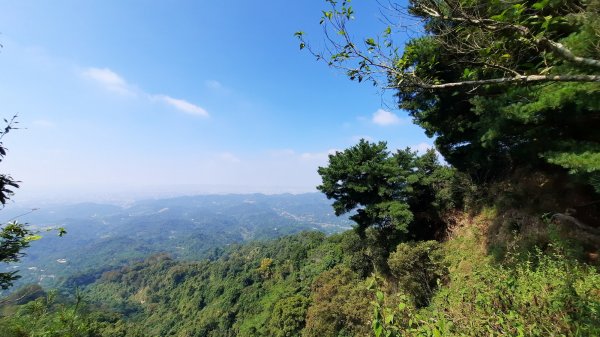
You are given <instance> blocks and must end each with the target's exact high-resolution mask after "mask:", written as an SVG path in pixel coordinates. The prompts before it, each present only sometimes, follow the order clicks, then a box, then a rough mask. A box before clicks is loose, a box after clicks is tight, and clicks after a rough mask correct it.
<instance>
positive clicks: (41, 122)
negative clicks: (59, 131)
mask: <svg viewBox="0 0 600 337" xmlns="http://www.w3.org/2000/svg"><path fill="white" fill-rule="evenodd" d="M32 123H33V125H34V126H37V127H40V128H44V129H52V128H54V127H56V123H54V122H53V121H49V120H47V119H36V120H34V121H33V122H32Z"/></svg>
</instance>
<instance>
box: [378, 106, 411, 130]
mask: <svg viewBox="0 0 600 337" xmlns="http://www.w3.org/2000/svg"><path fill="white" fill-rule="evenodd" d="M371 121H372V122H373V123H375V124H377V125H381V126H389V125H399V124H405V123H406V120H404V119H402V118H400V117H398V115H396V114H394V113H392V112H389V111H387V110H383V109H379V110H377V111H375V113H373V117H372V118H371Z"/></svg>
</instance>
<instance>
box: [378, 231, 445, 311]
mask: <svg viewBox="0 0 600 337" xmlns="http://www.w3.org/2000/svg"><path fill="white" fill-rule="evenodd" d="M388 265H389V269H390V273H391V274H392V275H393V277H394V278H395V281H396V282H397V284H398V286H399V288H400V289H401V291H404V292H406V293H408V294H410V295H411V297H412V299H413V301H414V304H415V305H416V306H417V307H423V306H426V305H428V304H429V301H430V299H431V297H432V296H433V295H434V293H435V291H436V289H437V288H438V285H439V284H440V283H441V282H442V281H443V280H445V279H446V278H447V276H448V267H447V266H446V263H445V262H444V256H443V254H442V249H441V245H440V243H438V242H437V241H424V242H410V243H401V244H399V245H398V247H397V248H396V251H395V252H393V253H392V254H390V257H389V259H388Z"/></svg>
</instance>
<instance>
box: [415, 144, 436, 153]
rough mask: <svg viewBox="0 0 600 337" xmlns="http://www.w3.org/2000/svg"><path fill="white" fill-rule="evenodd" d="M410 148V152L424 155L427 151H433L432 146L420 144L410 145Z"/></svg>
mask: <svg viewBox="0 0 600 337" xmlns="http://www.w3.org/2000/svg"><path fill="white" fill-rule="evenodd" d="M410 148H411V150H413V151H417V152H418V153H425V152H427V150H429V149H433V145H431V144H429V143H425V142H422V143H419V144H415V145H411V146H410Z"/></svg>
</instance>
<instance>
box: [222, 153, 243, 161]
mask: <svg viewBox="0 0 600 337" xmlns="http://www.w3.org/2000/svg"><path fill="white" fill-rule="evenodd" d="M217 158H218V159H220V160H222V161H225V162H228V163H234V164H235V163H239V162H241V161H242V160H241V159H240V158H238V157H237V156H236V155H234V154H233V153H230V152H222V153H219V155H218V156H217Z"/></svg>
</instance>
